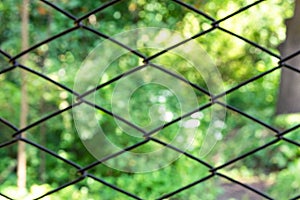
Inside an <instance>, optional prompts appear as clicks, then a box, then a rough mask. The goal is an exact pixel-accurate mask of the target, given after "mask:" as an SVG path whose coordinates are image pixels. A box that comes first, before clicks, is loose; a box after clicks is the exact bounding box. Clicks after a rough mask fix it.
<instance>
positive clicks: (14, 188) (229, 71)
mask: <svg viewBox="0 0 300 200" xmlns="http://www.w3.org/2000/svg"><path fill="white" fill-rule="evenodd" d="M51 2H52V3H55V4H56V5H58V6H59V7H61V8H62V9H64V10H66V11H68V12H70V13H72V14H73V15H75V16H76V17H80V16H83V15H84V14H86V13H87V12H89V11H91V10H93V9H95V8H97V7H99V6H100V5H101V4H103V3H106V2H108V1H106V0H101V1H99V0H98V1H83V0H60V1H58V0H53V1H51ZM184 2H186V3H187V4H190V5H192V6H193V7H195V8H197V9H199V10H201V11H203V12H205V13H207V14H208V15H210V16H211V17H213V18H215V19H222V18H223V17H226V16H227V15H229V14H231V13H233V12H235V11H236V10H238V9H240V8H242V7H244V6H246V5H249V4H251V3H253V2H254V1H252V0H247V1H245V0H235V1H233V0H213V1H207V0H201V1H196V0H185V1H184ZM22 3H23V2H22V1H21V0H2V1H0V22H1V26H0V48H1V50H3V51H5V52H7V53H8V54H10V55H12V56H14V55H17V54H18V53H20V52H21V51H22V50H24V49H27V48H28V47H29V46H32V45H34V44H36V43H38V42H40V41H43V40H45V39H47V38H49V37H51V36H53V35H55V34H58V33H60V32H62V31H64V30H65V29H67V28H70V27H72V26H74V22H73V21H72V20H70V19H69V18H67V17H66V16H64V15H62V14H61V13H59V12H57V11H55V10H54V9H52V8H51V7H49V6H48V5H46V4H45V3H43V2H41V1H30V3H29V7H28V9H29V16H28V22H26V20H25V22H24V18H23V19H22V16H21V13H22V12H24V7H22ZM294 3H295V1H293V0H272V1H266V2H262V3H260V4H258V5H255V6H253V7H251V8H249V9H247V10H245V11H243V12H241V13H239V14H237V15H235V16H233V17H231V18H229V19H227V20H225V21H223V22H221V23H220V26H221V27H223V28H225V29H227V30H229V31H232V32H233V33H236V34H238V35H240V36H242V37H244V38H246V39H248V40H251V41H253V42H255V43H257V44H259V45H261V46H262V47H264V48H266V49H268V50H269V51H270V52H273V53H274V54H278V55H279V54H280V52H279V50H278V47H279V45H280V44H283V42H284V41H285V39H286V31H287V28H288V27H287V25H286V23H285V20H286V19H288V18H292V17H293V15H294V8H295V4H294ZM82 23H83V24H84V25H86V26H89V27H92V28H93V29H95V30H97V31H100V32H101V33H104V34H105V35H108V36H113V35H115V34H118V33H122V32H124V31H128V30H132V29H135V28H143V27H160V28H167V29H171V30H174V31H176V32H178V33H179V34H181V35H182V36H183V37H185V38H188V37H191V36H193V35H195V34H197V33H199V32H201V31H205V30H208V29H209V28H210V27H211V25H210V24H211V21H209V19H207V18H205V17H203V16H201V15H199V14H197V13H195V12H192V11H191V10H189V9H187V8H185V7H183V6H181V5H179V4H177V3H176V2H174V1H164V0H127V1H121V2H119V3H117V4H114V5H112V6H110V7H108V8H106V9H105V10H103V11H101V12H97V13H95V14H92V15H90V16H89V17H88V18H87V19H85V20H83V21H82ZM24 26H26V27H28V37H26V36H24V32H23V33H22V30H26V28H25V29H24ZM22 27H23V28H22ZM24 38H25V39H26V38H27V40H28V41H27V42H28V44H26V42H25V43H24V40H25V39H24ZM104 40H105V39H104V38H101V37H99V36H97V35H95V34H93V33H91V32H88V31H86V30H84V29H77V30H76V31H73V32H72V33H71V34H66V35H64V36H62V37H60V38H58V39H55V40H53V41H51V42H49V43H47V44H44V45H42V46H39V47H38V48H35V49H33V50H32V51H30V52H28V53H27V54H26V56H22V57H21V58H20V60H18V61H19V62H20V63H22V64H23V65H26V66H27V67H29V68H31V69H34V70H36V71H38V72H40V73H42V74H44V75H46V76H48V77H50V78H51V79H53V80H55V81H57V82H59V83H61V84H64V85H65V86H67V87H69V88H71V89H72V88H73V85H74V77H75V76H76V73H77V71H78V69H79V67H80V66H81V64H82V61H83V60H84V59H85V58H86V57H87V56H88V54H89V52H90V51H91V50H93V49H94V48H95V47H96V46H97V45H98V44H99V43H101V42H102V41H104ZM195 41H196V42H198V43H199V44H200V45H201V47H202V48H203V49H204V51H206V52H207V54H208V55H209V56H210V57H211V59H212V61H213V62H214V63H215V65H216V66H217V68H218V70H219V72H220V74H221V76H222V79H223V84H224V89H225V90H228V89H230V88H232V87H234V86H236V85H237V84H240V83H242V82H243V81H246V80H248V79H250V78H251V77H254V76H256V75H259V74H261V73H263V72H265V71H267V70H270V69H272V68H274V67H276V66H278V61H279V59H278V58H276V57H275V56H272V55H270V54H268V53H266V52H264V51H262V50H260V49H259V48H256V47H255V46H253V45H250V44H249V43H247V42H245V41H242V40H240V39H238V38H237V37H233V36H232V35H230V34H228V33H226V32H224V31H220V30H219V29H217V30H214V31H212V32H209V33H207V34H205V35H203V36H201V37H198V38H196V39H195ZM137 42H138V41H137ZM298 47H300V46H298ZM298 49H299V48H298ZM103 51H105V50H103ZM141 52H142V53H143V54H145V55H151V54H153V51H152V50H151V49H147V48H145V49H144V50H141ZM99 54H100V55H101V52H99ZM140 61H141V60H140V58H138V57H137V56H135V55H132V54H131V53H128V54H124V55H123V56H121V57H119V58H118V59H117V60H116V61H114V62H113V63H112V64H111V66H112V67H110V68H109V70H108V71H106V72H105V74H104V76H103V77H102V79H101V80H99V83H103V82H105V81H107V80H109V79H111V78H114V77H115V76H117V75H119V74H121V73H124V72H125V71H127V70H130V69H132V68H133V67H136V66H138V65H139V63H140ZM155 61H157V62H158V63H159V64H161V65H164V64H168V65H167V66H166V67H167V68H168V67H170V66H171V68H170V70H171V69H172V70H176V71H177V72H178V73H180V74H181V75H182V76H184V77H185V78H187V79H188V80H190V81H191V82H193V83H196V84H197V85H199V86H201V87H203V88H207V86H206V84H205V82H204V81H203V78H202V77H201V74H199V73H196V72H195V71H193V70H192V69H191V67H188V66H187V63H186V62H184V59H183V58H181V57H179V56H172V55H171V54H165V55H163V56H162V57H159V58H157V59H156V60H153V62H155ZM9 66H11V64H10V63H9V62H8V59H7V58H6V57H5V56H3V55H2V54H0V70H1V71H2V70H3V69H5V68H7V67H9ZM190 69H191V70H190ZM24 74H25V75H24ZM280 75H281V71H280V69H278V70H275V71H273V72H271V73H269V74H268V75H266V76H264V77H262V78H260V79H258V80H256V81H254V82H251V83H249V84H247V85H245V86H243V87H240V88H239V89H237V90H235V91H234V92H232V93H230V94H228V95H227V96H226V103H227V104H229V105H231V106H234V107H235V108H237V109H240V110H242V111H243V112H245V113H246V114H248V115H250V116H253V117H255V118H257V119H259V120H261V121H263V122H264V123H266V124H268V125H270V126H272V127H274V128H276V129H277V130H279V131H284V130H287V129H289V128H291V127H293V126H295V125H297V124H299V121H300V120H299V119H300V115H299V114H297V113H284V114H281V115H277V114H276V113H277V109H276V105H277V102H278V98H279V88H280V78H281V77H280ZM298 76H300V75H298ZM24 77H25V78H24ZM24 80H25V82H24ZM24 85H25V86H26V87H25V89H24ZM113 89H114V84H111V85H108V86H106V87H103V88H102V89H101V90H99V91H97V92H96V103H97V104H98V105H100V106H102V107H104V108H106V109H108V110H111V109H112V108H111V105H110V103H111V102H110V99H111V96H112V93H113ZM22 91H23V92H22ZM24 91H25V92H24ZM0 93H1V95H0V117H1V118H3V119H6V120H7V121H9V122H11V123H12V124H14V125H15V126H17V127H25V126H26V125H28V124H31V123H33V122H35V121H37V120H39V119H40V118H42V117H44V116H47V115H48V114H50V113H52V112H54V111H57V110H59V109H64V108H66V107H68V106H70V105H71V104H72V103H73V98H74V97H73V95H72V94H71V93H69V92H67V91H66V90H63V89H61V88H59V87H57V86H55V85H54V84H51V83H50V82H47V81H46V80H44V79H42V78H40V77H38V76H36V75H34V74H30V73H27V72H25V71H24V70H23V69H21V68H16V69H14V70H11V71H9V72H6V73H3V74H0ZM195 93H196V96H197V99H198V101H199V105H202V104H204V103H205V102H209V98H208V97H207V96H205V95H203V94H201V93H200V92H196V91H195ZM24 95H25V96H24ZM286 98H288V97H286ZM124 103H127V102H124ZM22 105H23V106H22ZM128 105H129V107H130V110H131V113H130V114H131V118H132V120H133V121H134V123H135V124H137V125H139V126H141V127H146V126H148V125H149V123H151V116H150V115H148V113H149V108H150V107H151V106H153V105H157V106H155V107H153V109H154V110H152V112H154V113H155V115H156V116H159V120H160V123H167V122H169V121H171V120H172V119H175V118H176V117H179V116H180V114H182V113H180V112H179V107H180V105H179V103H178V100H177V99H176V96H174V94H172V93H168V91H167V90H166V88H164V87H161V86H159V85H146V86H143V87H140V88H139V89H138V90H137V91H136V92H135V93H134V94H133V95H132V98H131V100H130V102H129V104H128ZM141 105H144V106H141ZM214 106H215V107H218V105H214ZM24 108H27V109H25V110H24ZM151 108H152V107H151ZM145 113H146V114H145ZM97 116H98V117H97V119H98V121H99V124H100V125H101V126H102V128H103V130H104V131H105V132H106V133H109V134H107V137H108V138H109V140H111V141H112V143H113V144H115V145H117V146H118V147H120V148H125V147H127V146H130V145H132V144H134V143H136V142H139V141H142V140H143V138H142V137H136V138H133V137H132V136H130V135H128V134H127V133H125V132H124V130H122V129H120V128H119V127H118V124H117V123H116V122H115V120H114V118H113V117H111V116H109V115H107V114H105V113H103V112H101V111H98V115H97ZM22 118H23V120H21V119H22ZM24 118H26V120H24ZM192 118H194V119H196V120H197V121H198V123H197V125H196V126H197V134H196V137H195V138H194V142H193V143H192V144H191V145H190V147H189V148H188V149H187V152H188V153H190V154H192V155H194V156H196V157H197V156H199V152H200V149H201V144H202V142H203V140H204V136H205V131H206V130H207V129H208V126H209V125H210V122H211V121H210V120H211V108H210V109H206V110H203V111H201V112H198V113H197V114H196V115H194V116H192ZM184 122H185V121H182V123H184ZM182 123H178V124H173V125H171V126H169V127H167V128H165V129H163V130H161V131H159V133H157V134H156V135H155V137H157V138H158V139H160V140H162V141H164V142H167V143H168V142H171V141H172V140H173V139H174V137H175V136H174V134H172V133H174V132H176V130H178V128H179V127H180V124H182ZM220 126H221V127H223V128H222V129H221V130H218V133H217V134H216V135H215V137H217V140H219V141H218V142H217V143H216V145H215V146H214V148H213V149H212V151H211V152H210V153H209V154H207V155H206V156H205V157H204V158H203V160H205V161H206V162H208V163H209V164H211V165H213V166H219V165H221V164H224V163H226V162H227V161H229V160H231V159H233V158H235V157H238V156H240V155H242V154H244V153H246V152H249V151H251V150H252V149H255V148H257V147H259V146H262V145H264V144H266V143H267V142H270V141H271V140H273V139H274V136H275V133H274V132H273V131H272V130H270V129H268V128H266V127H265V126H262V125H261V124H259V123H255V122H254V121H252V120H251V119H249V118H247V117H245V116H242V115H240V114H238V113H236V112H234V111H232V110H230V109H227V110H226V119H225V123H224V124H222V125H220ZM216 127H218V124H216ZM14 132H15V131H14V130H12V129H10V128H9V127H7V126H6V125H5V124H4V123H1V122H0V142H1V143H5V142H7V141H9V140H11V136H12V134H13V133H14ZM177 134H184V133H177ZM26 137H27V138H28V139H29V140H31V141H33V142H35V143H37V144H40V145H42V146H44V147H46V148H48V149H50V150H52V151H53V152H55V153H57V154H59V155H60V156H62V157H64V158H66V159H69V160H71V161H74V162H76V163H78V164H79V165H81V166H86V165H88V164H90V163H92V162H95V161H96V159H95V158H94V157H93V156H92V155H91V154H90V153H89V152H88V151H87V150H86V148H85V146H84V145H83V143H82V142H81V140H80V138H79V136H78V134H77V132H76V128H75V124H74V120H73V115H72V111H71V110H69V111H66V112H63V113H61V114H60V115H57V116H55V117H53V118H51V119H49V120H47V121H45V122H43V123H40V124H38V125H37V126H35V127H33V128H31V129H29V130H28V131H26ZM286 138H288V139H290V140H293V141H297V142H298V143H299V140H300V131H299V130H297V129H296V130H294V131H292V132H290V133H289V134H287V135H286ZM18 147H19V148H20V145H16V144H12V145H9V146H5V147H3V148H1V149H0V158H1V162H0V193H2V194H5V195H7V196H9V197H13V198H17V199H33V198H35V197H38V196H40V195H42V194H44V193H46V192H47V191H50V190H52V189H55V188H57V187H58V186H60V185H62V184H64V183H66V182H69V181H71V180H73V179H74V178H75V177H76V176H77V173H76V169H75V168H73V167H70V166H69V165H67V164H66V163H64V162H62V161H60V160H58V159H56V158H54V157H52V156H50V155H49V154H46V153H44V152H43V151H40V150H38V149H37V148H35V147H33V146H31V145H28V144H26V145H25V147H24V148H23V152H25V154H26V157H27V159H26V160H27V163H23V165H22V164H21V165H20V163H19V164H18V162H17V158H18V157H19V156H20V154H19V155H18ZM157 148H161V147H159V145H157V144H155V143H151V142H150V143H148V144H147V145H145V146H143V147H140V148H138V149H137V150H135V151H138V152H149V151H153V150H155V149H157ZM19 153H20V152H19ZM111 153H113V152H111ZM299 156H300V150H299V146H296V145H293V144H291V143H288V142H283V141H280V142H278V143H276V144H274V145H272V146H270V147H268V148H266V149H264V150H262V151H259V152H257V153H255V154H252V155H251V156H249V157H247V158H245V159H242V160H240V161H238V162H236V163H234V164H232V165H228V166H227V167H225V168H224V169H222V170H221V172H222V173H223V174H226V175H228V176H230V177H232V178H234V179H236V180H238V181H240V182H243V183H245V184H248V185H251V186H252V187H254V188H256V189H258V190H260V191H263V192H265V193H266V194H268V195H270V196H271V197H273V198H276V199H288V198H293V197H295V196H296V195H299V193H300V191H299V188H300V173H299V171H300V159H299ZM19 158H20V157H19ZM19 161H20V159H19ZM113 162H115V163H116V165H119V166H126V165H128V163H130V165H135V164H136V163H135V161H134V160H132V161H131V160H124V159H122V158H119V159H118V158H115V159H114V161H113ZM139 164H141V163H139ZM142 164H145V165H146V164H147V161H145V163H142ZM18 165H19V166H23V168H22V169H23V170H25V171H27V172H26V174H27V177H26V178H24V177H23V178H22V177H20V173H21V174H22V172H20V171H19V173H18V169H19V170H20V167H18ZM89 172H91V173H93V174H94V175H95V176H97V177H100V178H102V179H104V180H106V181H107V182H109V183H111V184H114V185H116V186H117V187H120V188H123V189H124V190H126V191H129V192H130V193H133V194H136V195H137V196H139V197H141V198H143V199H155V198H157V197H160V196H162V195H163V194H165V193H168V192H172V191H174V190H176V189H178V188H180V187H183V186H185V185H187V184H189V183H191V182H193V181H196V180H199V179H201V178H203V177H205V176H207V175H209V171H208V170H207V168H206V167H204V166H202V165H199V163H197V162H195V161H194V160H191V159H189V158H187V157H184V156H181V157H180V158H179V159H177V160H176V161H175V162H173V163H172V164H170V165H168V166H166V167H164V168H162V169H159V170H157V171H153V172H148V173H137V174H134V173H127V172H122V171H118V170H115V169H112V168H110V167H107V166H106V165H98V166H96V167H94V168H92V169H91V170H90V171H89ZM18 174H19V175H18ZM18 185H19V187H18ZM25 185H26V186H25ZM20 187H21V188H20ZM22 188H23V189H22ZM24 189H25V190H24ZM21 190H22V192H20V191H21ZM18 191H19V192H18ZM0 199H1V197H0ZM43 199H118V200H119V199H130V198H129V197H128V196H126V195H124V194H122V193H118V192H116V191H114V190H112V189H111V188H109V187H107V186H105V185H103V184H101V183H99V182H97V181H95V180H93V179H91V178H86V179H84V180H83V181H80V182H78V183H76V184H74V185H71V186H69V187H67V188H65V189H62V190H60V191H58V192H56V193H54V194H52V195H49V196H47V197H45V198H43ZM170 199H191V200H193V199H195V200H196V199H207V200H210V199H211V200H214V199H220V200H223V199H243V200H246V199H249V200H251V199H255V200H256V199H263V198H262V197H260V196H258V195H256V194H255V193H253V192H251V191H249V190H247V189H245V188H243V187H241V186H239V185H236V184H233V183H232V182H229V181H226V179H222V178H220V177H214V178H212V179H209V180H207V181H205V182H203V183H201V184H198V185H196V186H194V187H192V188H190V189H188V190H185V191H183V192H181V193H178V194H176V195H175V196H173V197H171V198H170Z"/></svg>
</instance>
